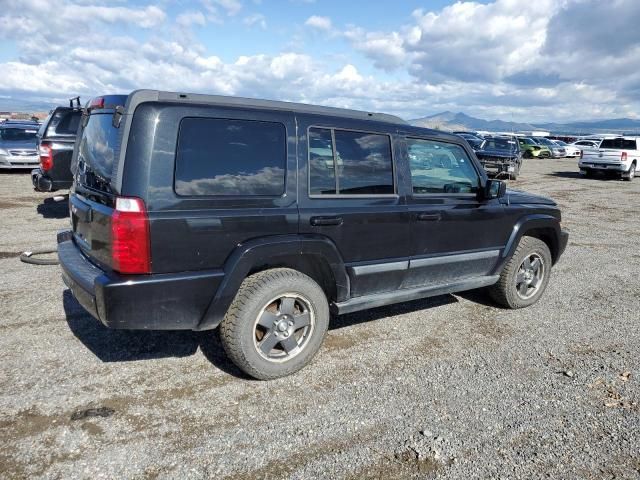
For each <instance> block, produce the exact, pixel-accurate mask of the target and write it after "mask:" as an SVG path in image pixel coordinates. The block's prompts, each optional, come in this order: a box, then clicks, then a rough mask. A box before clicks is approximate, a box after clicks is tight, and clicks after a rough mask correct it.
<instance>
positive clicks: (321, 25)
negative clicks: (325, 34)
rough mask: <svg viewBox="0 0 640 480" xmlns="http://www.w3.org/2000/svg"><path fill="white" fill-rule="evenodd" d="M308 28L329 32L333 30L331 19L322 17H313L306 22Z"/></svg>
mask: <svg viewBox="0 0 640 480" xmlns="http://www.w3.org/2000/svg"><path fill="white" fill-rule="evenodd" d="M304 24H305V25H306V26H307V27H311V28H317V29H318V30H324V31H329V30H331V19H330V18H329V17H320V16H318V15H312V16H310V17H309V18H307V21H306V22H304Z"/></svg>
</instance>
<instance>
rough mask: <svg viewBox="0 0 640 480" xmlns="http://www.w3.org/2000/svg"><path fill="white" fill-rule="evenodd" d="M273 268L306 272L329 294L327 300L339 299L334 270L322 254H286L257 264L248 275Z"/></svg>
mask: <svg viewBox="0 0 640 480" xmlns="http://www.w3.org/2000/svg"><path fill="white" fill-rule="evenodd" d="M271 268H291V269H293V270H297V271H299V272H301V273H304V274H305V275H307V276H309V277H311V278H312V279H313V280H314V281H315V282H316V283H317V284H318V285H320V288H322V290H323V291H324V293H325V295H326V296H327V300H329V301H334V300H336V299H337V296H338V292H337V287H336V280H335V278H334V276H333V272H332V271H331V267H330V266H329V263H328V262H327V261H326V260H325V259H324V258H323V257H321V256H320V255H286V256H282V257H278V258H275V259H273V260H269V261H267V262H264V263H261V264H259V265H255V266H254V267H253V268H252V269H251V270H250V271H249V273H248V275H252V274H254V273H257V272H262V271H264V270H269V269H271Z"/></svg>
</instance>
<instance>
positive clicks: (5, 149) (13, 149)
mask: <svg viewBox="0 0 640 480" xmlns="http://www.w3.org/2000/svg"><path fill="white" fill-rule="evenodd" d="M38 128H40V124H38V123H37V122H30V121H25V122H16V121H7V122H3V123H2V124H0V169H14V168H33V167H37V166H38V165H39V163H40V157H39V156H38V150H37V141H38V140H37V138H36V135H37V133H38Z"/></svg>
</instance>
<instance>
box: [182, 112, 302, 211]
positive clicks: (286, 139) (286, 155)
mask: <svg viewBox="0 0 640 480" xmlns="http://www.w3.org/2000/svg"><path fill="white" fill-rule="evenodd" d="M191 119H196V120H229V121H241V122H254V123H272V124H277V125H281V126H282V128H283V129H284V178H283V180H284V183H283V188H282V193H280V194H279V195H223V194H209V195H183V194H180V193H178V191H177V190H176V180H177V177H176V172H177V168H178V147H179V145H180V133H181V129H182V122H183V121H184V120H191ZM173 158H174V160H173V193H174V194H175V195H176V196H177V197H179V198H185V199H196V200H197V199H219V200H252V199H275V198H284V197H286V195H287V187H288V185H287V183H288V173H289V135H288V133H287V126H286V125H285V124H284V123H283V122H277V121H272V120H254V119H248V118H227V117H200V116H186V117H181V118H180V122H179V123H178V135H177V137H176V151H175V154H174V157H173Z"/></svg>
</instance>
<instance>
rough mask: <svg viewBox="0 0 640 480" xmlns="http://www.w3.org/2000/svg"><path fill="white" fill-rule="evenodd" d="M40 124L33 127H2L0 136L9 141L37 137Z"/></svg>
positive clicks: (20, 140)
mask: <svg viewBox="0 0 640 480" xmlns="http://www.w3.org/2000/svg"><path fill="white" fill-rule="evenodd" d="M37 133H38V126H37V125H36V126H34V127H33V128H15V127H12V128H2V129H0V138H2V140H6V141H8V142H23V141H28V140H34V141H35V139H36V134H37Z"/></svg>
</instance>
